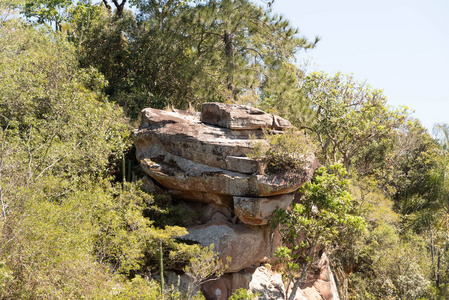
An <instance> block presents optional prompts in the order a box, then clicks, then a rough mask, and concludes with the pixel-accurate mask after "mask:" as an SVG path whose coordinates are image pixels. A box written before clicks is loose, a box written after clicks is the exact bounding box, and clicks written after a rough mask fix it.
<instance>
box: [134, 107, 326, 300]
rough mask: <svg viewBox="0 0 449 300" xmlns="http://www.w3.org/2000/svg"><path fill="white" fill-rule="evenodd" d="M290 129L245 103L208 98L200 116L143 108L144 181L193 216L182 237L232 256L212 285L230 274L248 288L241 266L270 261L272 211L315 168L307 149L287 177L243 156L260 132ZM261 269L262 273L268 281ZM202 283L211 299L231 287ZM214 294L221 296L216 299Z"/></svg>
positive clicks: (138, 134) (138, 136) (137, 136)
mask: <svg viewBox="0 0 449 300" xmlns="http://www.w3.org/2000/svg"><path fill="white" fill-rule="evenodd" d="M291 127H292V125H291V124H290V122H288V121H287V120H285V119H282V118H280V117H278V116H273V115H270V114H267V113H265V112H263V111H261V110H259V109H255V108H251V107H248V106H243V105H229V104H223V103H205V104H204V105H203V108H202V112H201V113H188V112H183V111H175V112H168V111H162V110H157V109H151V108H147V109H144V110H143V111H142V119H141V125H140V127H139V128H138V129H137V130H136V131H135V133H134V142H135V146H136V156H137V159H138V160H139V161H140V165H141V167H142V169H143V170H144V171H145V173H146V174H147V175H148V177H147V178H146V179H145V185H146V186H147V187H148V188H149V189H150V190H154V191H156V192H157V191H160V190H161V189H162V190H165V191H166V192H167V193H169V194H170V195H171V196H172V197H173V198H175V199H177V200H179V201H184V202H185V209H186V211H189V210H191V211H192V212H195V213H194V214H193V213H192V215H196V216H198V218H197V220H196V221H195V222H194V223H193V224H192V226H190V227H187V230H188V231H189V234H188V235H187V236H184V237H182V238H184V239H186V240H192V241H196V242H199V243H200V244H202V245H203V246H207V245H210V244H214V250H215V251H217V252H218V254H219V256H220V257H221V258H222V259H226V257H231V258H232V259H231V262H229V263H228V269H227V270H226V273H227V275H226V276H225V277H223V281H217V284H221V285H223V286H227V285H229V284H227V283H226V282H227V281H226V280H228V279H229V280H231V279H232V278H233V279H232V280H233V281H234V283H235V282H237V283H235V284H234V285H235V286H238V285H239V284H240V285H242V286H241V287H245V288H249V286H248V284H249V283H250V282H251V280H249V281H248V282H247V283H243V282H241V283H238V280H237V278H240V277H241V278H246V277H248V276H249V275H248V274H250V273H251V272H249V273H248V271H245V270H248V268H253V269H254V270H255V268H256V267H258V266H259V265H260V264H261V263H264V262H271V261H272V260H273V253H274V251H275V250H276V247H277V245H279V238H278V235H277V234H276V232H273V230H272V229H271V228H270V226H269V225H268V220H269V218H270V217H271V215H272V213H273V211H274V210H275V209H277V208H282V209H285V208H287V207H288V206H289V205H290V204H291V202H292V201H293V198H294V196H293V195H294V192H295V191H297V190H298V189H299V188H300V187H301V186H302V185H303V184H304V183H305V182H307V181H309V180H310V179H311V177H312V174H313V172H314V170H315V168H316V167H317V165H318V164H317V162H316V159H315V157H314V155H313V153H309V154H307V155H306V157H307V159H305V163H304V165H303V167H302V168H301V169H299V170H297V174H296V176H293V177H292V176H289V177H288V178H286V177H284V176H283V174H264V173H261V172H260V171H261V169H262V167H261V166H260V163H259V161H258V160H256V159H251V158H249V157H248V154H249V153H250V152H251V151H252V150H253V148H254V147H255V145H256V143H266V145H268V143H267V141H265V140H264V139H263V137H264V132H263V129H268V130H270V131H271V132H273V133H275V134H282V130H284V129H287V128H291ZM242 272H243V273H242ZM245 272H246V273H245ZM240 273H242V274H246V275H245V276H246V277H245V276H243V277H242V276H240V277H239V276H238V275H237V274H240ZM253 273H254V272H253ZM253 273H251V274H252V275H251V276H253V275H254V274H259V273H260V272H259V273H257V272H256V273H254V274H253ZM265 273H266V274H265ZM265 273H263V272H262V273H260V274H259V275H260V276H262V277H263V276H265V277H266V278H265V277H264V279H263V280H271V279H269V278H268V277H267V276H268V275H267V274H268V273H267V272H265ZM233 274H234V275H233ZM263 274H265V275H263ZM270 274H271V273H270ZM259 275H258V276H259ZM251 276H250V277H251ZM270 276H271V275H270ZM273 276H274V275H273ZM226 278H228V279H226ZM230 278H231V279H230ZM248 278H249V277H248ZM267 278H268V279H267ZM270 278H271V277H270ZM276 278H277V277H276ZM232 280H231V281H232ZM242 280H243V279H242ZM245 280H246V279H245ZM261 280H262V279H261ZM277 281H279V280H278V279H277ZM220 282H221V283H220ZM245 282H246V281H245ZM281 282H282V281H281ZM254 284H256V283H254ZM205 288H209V292H208V293H206V294H207V295H209V296H208V298H209V299H227V298H226V297H227V296H224V295H225V294H226V295H228V294H229V293H230V292H231V290H226V291H225V290H223V289H224V288H223V287H221V290H216V289H215V290H214V287H213V286H209V287H205ZM282 289H283V287H282V288H281V287H280V286H279V283H275V284H274V287H272V290H273V291H276V293H280V294H279V295H281V296H282V293H283V290H282ZM212 290H214V292H212ZM273 291H272V292H273ZM215 292H216V293H219V294H220V293H221V294H220V295H221V296H219V297H218V296H217V297H215V296H213V293H215ZM211 293H212V294H211ZM273 293H274V292H273ZM211 295H212V296H211ZM273 299H274V298H273Z"/></svg>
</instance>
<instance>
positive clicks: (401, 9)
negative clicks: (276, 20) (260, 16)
mask: <svg viewBox="0 0 449 300" xmlns="http://www.w3.org/2000/svg"><path fill="white" fill-rule="evenodd" d="M273 12H275V13H279V14H282V15H283V16H285V17H286V18H287V19H289V20H290V21H291V23H292V25H293V26H294V27H298V28H299V30H300V34H302V35H304V36H306V37H308V38H309V39H311V40H312V39H313V38H314V37H315V36H317V35H318V36H320V37H321V41H320V42H319V44H318V46H317V48H315V49H313V50H309V51H308V52H306V53H304V52H301V53H300V55H299V57H298V58H299V60H302V59H310V63H311V66H310V67H309V70H321V71H325V72H327V73H330V74H333V73H336V72H342V73H345V74H353V75H354V77H355V78H356V79H357V80H359V81H365V80H366V81H367V83H369V84H370V85H371V86H373V87H374V88H378V89H383V90H384V93H385V94H386V95H387V96H388V99H389V100H388V102H389V104H390V105H394V106H398V105H405V106H408V107H410V108H411V109H413V110H414V111H415V113H414V114H413V116H414V117H416V118H418V119H420V120H421V122H422V124H423V125H424V126H425V127H427V128H428V129H429V130H431V128H432V127H433V124H434V123H437V122H440V123H441V122H446V123H449V1H447V0H445V1H443V0H421V1H413V0H408V1H405V0H390V1H387V0H377V1H363V0H362V1H361V0H358V1H356V0H340V1H335V0H307V1H306V0H276V1H275V2H274V5H273Z"/></svg>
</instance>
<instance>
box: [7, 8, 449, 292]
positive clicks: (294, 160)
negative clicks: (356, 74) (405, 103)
mask: <svg viewBox="0 0 449 300" xmlns="http://www.w3.org/2000/svg"><path fill="white" fill-rule="evenodd" d="M125 3H126V1H124V0H123V1H122V2H120V3H119V2H117V1H112V3H111V4H110V3H109V2H108V1H107V0H104V1H103V2H99V3H92V2H90V1H78V2H72V1H66V0H52V1H49V0H38V1H28V0H27V1H16V0H5V1H0V79H1V80H0V127H1V134H0V136H1V140H0V144H1V148H0V204H1V212H0V213H1V215H0V230H1V231H0V299H80V298H86V299H160V298H161V297H162V293H164V294H165V298H166V299H185V298H195V297H197V298H198V299H200V298H201V297H202V296H201V295H194V293H193V291H194V290H195V288H197V287H198V286H199V285H200V284H201V283H202V282H205V281H207V280H210V279H212V278H214V277H215V276H219V275H220V274H221V273H222V272H223V262H220V261H218V260H217V257H216V255H215V253H214V252H212V251H211V249H210V248H208V249H201V248H200V247H199V246H198V245H186V244H183V243H180V242H179V241H177V240H176V239H175V237H177V236H179V235H182V234H184V233H185V229H184V228H182V227H179V226H182V225H183V221H185V220H183V218H184V217H185V216H184V215H183V213H182V212H181V211H179V209H177V208H176V206H174V205H173V204H172V203H171V200H170V198H169V197H168V196H167V195H151V194H148V193H146V192H144V191H142V190H141V189H140V184H139V183H125V184H123V185H122V183H118V182H117V179H119V178H118V177H119V175H124V174H123V170H121V167H120V166H118V165H120V164H118V162H121V161H122V158H123V157H126V155H128V158H129V157H130V156H132V153H131V154H130V153H129V151H130V150H129V149H130V144H131V143H130V137H129V131H130V128H131V126H130V124H135V121H136V120H137V119H138V113H139V111H140V110H141V109H142V108H144V107H155V108H167V107H176V108H184V109H186V108H188V109H195V108H198V107H199V105H200V104H201V103H203V102H209V101H221V102H229V103H240V104H251V105H253V106H258V107H260V108H262V109H264V110H266V111H269V112H271V113H276V114H279V115H281V116H283V117H285V118H287V119H289V120H290V121H291V122H292V123H293V124H294V125H295V126H296V127H297V129H298V130H292V131H289V132H287V133H285V134H283V135H271V136H270V137H269V138H268V144H266V145H265V144H261V145H260V147H259V148H258V149H255V153H253V154H254V155H255V156H258V157H260V158H261V159H262V160H264V161H265V162H266V166H265V167H266V168H265V171H266V172H269V173H279V172H283V173H284V174H285V173H287V175H288V174H290V173H291V174H295V172H294V171H295V170H297V169H298V168H300V167H301V164H302V163H303V162H304V159H306V158H307V154H308V153H309V152H310V151H311V150H314V151H315V152H316V154H317V157H318V158H319V160H320V162H321V163H322V164H323V167H322V168H319V169H318V171H317V172H316V174H315V176H314V179H313V181H312V182H311V183H308V184H306V185H305V186H304V187H303V188H302V190H301V194H302V195H303V197H302V200H301V201H300V202H299V203H297V204H295V205H293V206H292V208H291V209H290V210H288V211H278V212H277V214H276V216H275V218H274V219H273V221H274V224H278V225H279V226H280V227H279V228H280V229H281V234H282V238H283V240H284V243H285V247H281V248H279V249H278V252H277V255H278V256H279V257H280V261H281V262H282V263H283V267H284V269H282V270H280V271H283V272H284V273H285V275H286V278H287V279H288V280H290V281H293V282H295V283H296V284H295V285H294V286H296V288H297V286H299V285H300V283H301V281H302V280H303V276H304V274H305V271H307V270H308V268H309V267H310V265H311V263H313V260H314V259H315V258H317V256H318V254H321V252H325V253H326V254H327V255H328V257H329V259H330V261H331V265H332V268H333V270H334V274H335V278H336V281H337V284H338V288H339V293H340V297H341V298H342V299H447V298H448V296H449V272H448V270H449V235H448V232H449V221H448V220H449V200H448V199H449V179H448V174H449V172H448V169H449V127H448V125H447V124H438V125H437V126H436V128H435V129H436V131H435V133H434V134H435V137H432V136H431V135H430V134H429V133H428V132H427V130H426V129H425V128H423V127H422V126H421V125H420V123H419V121H418V120H414V119H411V118H410V117H409V116H408V114H409V111H408V110H407V109H406V108H399V109H397V108H392V107H389V106H388V104H387V99H386V97H385V95H384V94H383V92H382V91H381V90H376V89H373V88H372V87H370V86H369V85H368V84H365V83H360V82H356V81H355V80H354V79H353V78H352V77H351V76H346V75H342V74H335V75H327V74H324V73H320V72H317V73H312V74H308V73H306V72H305V71H303V70H302V69H301V68H300V67H299V66H298V65H297V63H296V58H297V57H298V56H299V55H300V51H301V50H307V49H312V48H313V47H315V45H316V43H317V42H318V39H316V40H315V41H308V40H306V39H305V38H303V37H301V36H299V35H298V30H297V29H295V28H293V27H292V26H291V25H290V23H289V22H288V20H285V19H283V18H282V17H281V16H277V15H275V14H273V13H272V12H271V11H270V10H269V9H264V8H263V7H261V6H259V5H258V4H257V3H255V2H253V1H249V0H206V1H193V0H192V1H181V0H170V1H165V0H133V1H131V2H130V3H129V4H130V5H131V6H132V7H133V10H132V11H128V10H126V9H124V6H123V5H124V4H125ZM268 3H271V2H268ZM110 5H113V6H114V8H115V11H113V10H112V9H111V7H110ZM53 25H54V26H53ZM338 163H341V165H340V164H338ZM336 164H337V165H336ZM342 166H343V167H342ZM120 179H121V178H120ZM160 244H162V252H163V257H164V260H163V266H164V267H165V269H167V268H173V269H177V270H181V269H184V270H185V271H186V273H187V274H188V275H189V276H191V278H192V279H193V280H192V282H193V284H192V286H191V290H190V291H188V293H187V294H185V293H183V292H181V291H180V290H179V288H178V287H177V286H170V285H167V286H166V287H165V290H164V291H162V292H161V290H160V287H159V282H158V278H160V274H159V270H160V269H159V250H160ZM189 263H190V264H189ZM301 274H303V276H301ZM256 297H257V295H253V294H251V293H249V292H247V291H245V290H238V291H236V293H235V294H234V295H233V296H232V297H231V299H254V298H256Z"/></svg>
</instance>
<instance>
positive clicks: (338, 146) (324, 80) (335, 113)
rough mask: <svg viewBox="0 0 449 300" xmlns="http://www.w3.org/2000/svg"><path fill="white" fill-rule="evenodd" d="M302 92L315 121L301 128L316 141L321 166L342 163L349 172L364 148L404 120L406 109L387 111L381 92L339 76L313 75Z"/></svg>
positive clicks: (389, 109)
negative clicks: (307, 131)
mask: <svg viewBox="0 0 449 300" xmlns="http://www.w3.org/2000/svg"><path fill="white" fill-rule="evenodd" d="M303 92H304V95H305V97H307V99H308V100H309V101H310V104H311V106H312V108H313V110H314V111H315V118H314V119H313V120H312V122H311V123H310V125H305V126H302V127H303V128H305V129H308V130H309V131H310V132H311V133H312V134H313V135H314V137H315V138H316V140H317V142H318V145H319V147H320V150H321V155H322V159H323V162H325V163H326V164H332V163H336V162H339V161H341V162H342V163H343V164H344V166H345V168H346V170H347V171H348V172H349V170H350V168H351V165H352V163H353V161H354V159H355V158H356V157H357V155H359V154H360V153H362V152H363V150H364V147H366V146H368V145H369V144H370V143H373V142H374V141H380V140H381V139H383V138H385V137H387V136H389V135H390V134H392V133H393V131H394V130H395V129H397V128H399V127H400V125H401V124H402V123H403V122H404V120H405V118H406V116H407V109H406V108H399V109H393V108H390V107H388V106H387V98H386V97H385V96H384V95H383V93H382V91H380V90H375V89H373V88H372V87H371V86H369V85H367V84H365V83H358V82H356V81H355V80H354V79H353V78H352V77H351V76H345V75H342V74H339V73H337V74H335V75H334V76H329V75H327V74H324V73H312V74H311V75H309V76H307V78H306V79H305V83H304V86H303Z"/></svg>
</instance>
